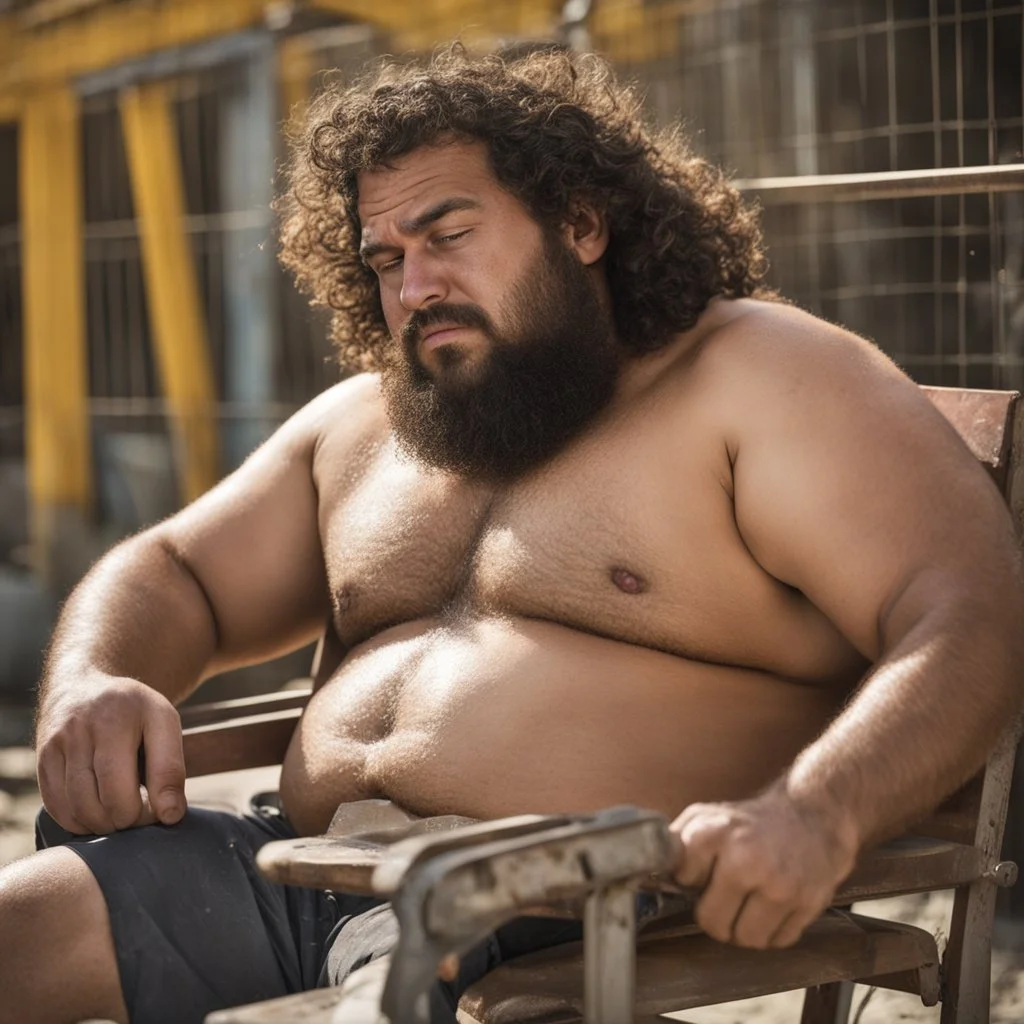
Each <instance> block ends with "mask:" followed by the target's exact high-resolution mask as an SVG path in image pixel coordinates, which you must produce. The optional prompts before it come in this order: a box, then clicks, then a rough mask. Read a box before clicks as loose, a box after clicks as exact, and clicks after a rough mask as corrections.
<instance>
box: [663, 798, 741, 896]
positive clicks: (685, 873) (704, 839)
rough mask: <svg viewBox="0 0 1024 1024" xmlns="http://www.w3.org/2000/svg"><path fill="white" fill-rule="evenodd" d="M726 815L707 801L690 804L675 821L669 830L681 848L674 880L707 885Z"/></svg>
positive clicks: (725, 824) (721, 837)
mask: <svg viewBox="0 0 1024 1024" xmlns="http://www.w3.org/2000/svg"><path fill="white" fill-rule="evenodd" d="M728 828H729V819H728V817H727V815H725V814H723V813H720V812H718V811H717V810H716V809H714V808H712V807H710V806H709V805H707V804H691V805H690V806H689V807H688V808H687V809H686V810H685V811H684V812H683V813H682V814H681V815H680V816H679V817H678V818H677V819H676V821H675V823H674V824H673V826H672V830H673V831H674V832H675V833H676V834H677V835H678V836H679V842H680V845H681V848H682V852H681V855H680V860H679V865H678V867H677V868H676V872H675V874H676V880H677V881H678V882H679V884H680V885H692V886H703V885H707V884H708V882H709V880H710V878H711V872H712V869H713V868H714V865H715V859H716V857H717V856H718V850H719V847H720V845H721V843H722V840H723V838H724V837H725V835H726V834H727V832H728Z"/></svg>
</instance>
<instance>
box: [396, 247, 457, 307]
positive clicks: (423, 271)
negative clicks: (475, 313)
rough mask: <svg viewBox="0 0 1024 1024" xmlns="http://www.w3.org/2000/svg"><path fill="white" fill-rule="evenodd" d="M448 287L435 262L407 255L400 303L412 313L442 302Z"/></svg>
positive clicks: (403, 263) (425, 257) (426, 257)
mask: <svg viewBox="0 0 1024 1024" xmlns="http://www.w3.org/2000/svg"><path fill="white" fill-rule="evenodd" d="M446 294H447V285H446V284H445V282H444V278H443V277H442V275H441V274H440V272H439V267H438V266H437V262H436V261H435V260H431V259H430V258H429V256H419V255H418V254H417V255H412V254H410V253H408V252H407V253H406V255H405V258H404V260H403V262H402V290H401V292H400V294H399V301H400V302H401V303H402V306H403V307H404V308H405V309H407V310H408V311H409V312H410V313H412V312H415V311H416V310H417V309H425V308H426V307H427V306H432V305H434V303H436V302H441V301H442V300H443V299H444V298H445V296H446Z"/></svg>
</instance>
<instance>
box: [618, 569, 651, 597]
mask: <svg viewBox="0 0 1024 1024" xmlns="http://www.w3.org/2000/svg"><path fill="white" fill-rule="evenodd" d="M611 575H612V583H614V584H615V586H617V587H618V588H619V590H621V591H622V592H623V593H624V594H642V593H643V592H644V591H645V590H646V589H647V583H646V582H645V581H644V580H642V579H641V578H640V577H639V576H637V575H635V574H634V573H631V572H630V571H629V570H628V569H621V568H618V569H612V573H611Z"/></svg>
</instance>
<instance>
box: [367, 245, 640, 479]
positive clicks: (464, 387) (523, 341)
mask: <svg viewBox="0 0 1024 1024" xmlns="http://www.w3.org/2000/svg"><path fill="white" fill-rule="evenodd" d="M505 312H506V321H507V322H508V323H509V324H510V329H509V331H508V333H507V335H506V336H504V337H502V336H501V335H500V334H499V333H498V331H497V330H496V329H495V327H494V325H493V323H492V322H491V320H490V318H489V317H488V316H487V315H486V314H485V313H484V312H483V310H481V309H480V308H479V307H476V306H462V305H451V304H442V305H435V306H431V307H428V308H427V309H425V310H422V311H419V310H418V311H416V312H414V313H413V315H412V316H411V317H410V318H409V321H408V323H407V324H406V325H405V328H404V329H403V332H402V338H401V343H400V344H398V343H396V344H395V345H394V347H393V349H392V350H391V354H390V358H389V360H388V363H387V365H386V366H385V368H384V371H383V373H382V376H381V386H382V391H383V395H384V401H385V405H386V408H387V413H388V417H389V419H390V422H391V426H392V428H393V430H394V433H395V439H396V441H397V443H398V446H399V448H400V449H401V450H402V451H404V452H405V453H406V454H407V455H409V456H411V457H412V458H413V459H415V460H417V461H419V462H423V463H426V464H427V465H429V466H433V467H435V468H437V469H443V470H446V471H449V472H452V473H457V474H459V475H461V476H466V477H471V478H474V479H480V480H484V481H493V482H507V481H510V480H513V479H515V478H517V477H520V476H522V475H523V474H525V473H527V472H528V471H530V470H532V469H534V468H536V467H538V466H540V465H541V464H542V463H544V462H546V461H547V460H548V459H550V458H551V457H552V456H553V455H555V454H556V453H557V452H559V451H561V450H562V449H563V448H564V447H565V446H566V445H567V444H568V443H569V441H571V440H572V439H573V438H574V437H576V436H577V435H578V434H580V433H581V432H582V430H583V429H584V428H585V427H586V426H587V424H588V423H590V422H591V421H592V420H593V419H594V418H595V417H596V416H597V414H598V413H599V412H600V411H601V410H602V409H603V408H604V407H605V406H606V405H607V404H608V402H609V401H610V400H611V397H612V395H613V393H614V390H615V383H616V380H617V378H618V373H619V366H620V350H619V348H618V346H617V344H616V341H615V332H614V327H613V324H612V319H611V316H610V314H609V312H608V310H607V309H606V308H605V306H604V305H602V303H601V300H600V298H599V296H598V294H597V290H596V288H595V287H594V284H593V282H592V281H591V280H590V278H589V276H588V273H587V271H586V269H585V268H584V267H583V265H582V264H581V263H580V262H579V260H578V259H577V258H576V256H575V254H574V253H573V252H571V251H570V250H569V249H568V248H567V247H566V246H565V245H564V244H563V243H562V241H561V239H560V238H558V237H557V236H554V235H549V233H547V232H546V233H545V243H544V246H543V249H542V253H541V257H540V260H539V262H538V266H537V267H536V268H535V269H534V270H532V271H527V273H526V275H525V276H524V277H523V279H522V280H520V281H519V282H518V283H517V284H516V285H515V287H514V288H513V290H512V294H511V297H510V301H509V305H508V309H507V310H506V311H505ZM431 323H445V324H460V325H464V326H467V327H475V328H477V329H479V330H481V331H482V332H483V333H484V335H485V336H486V337H487V338H488V341H489V343H490V345H489V352H488V353H487V354H486V356H485V362H484V364H483V365H481V366H480V367H479V368H475V372H473V374H472V376H471V379H469V380H465V379H463V376H464V375H463V374H462V373H461V372H460V370H461V367H460V366H459V365H458V363H459V362H460V359H459V355H460V353H458V350H457V349H452V350H450V353H445V351H444V350H441V354H448V355H449V362H448V363H447V365H446V366H445V373H444V376H443V377H442V378H441V379H435V378H434V377H432V376H431V375H430V373H429V372H428V371H427V370H426V369H425V368H424V367H423V365H422V364H421V363H420V362H419V360H418V359H417V357H416V343H417V340H418V339H419V337H420V335H421V332H422V330H423V328H424V327H426V326H428V325H429V324H431Z"/></svg>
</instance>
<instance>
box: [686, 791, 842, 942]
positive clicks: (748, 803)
mask: <svg viewBox="0 0 1024 1024" xmlns="http://www.w3.org/2000/svg"><path fill="white" fill-rule="evenodd" d="M672 831H673V832H675V833H676V834H677V835H678V837H679V840H680V843H681V846H682V852H681V857H682V859H681V861H680V866H679V867H678V869H677V870H676V878H677V880H678V881H679V882H680V883H681V884H682V885H690V886H701V887H703V889H704V891H703V893H702V894H701V897H700V900H699V901H698V903H697V908H696V920H697V923H698V924H699V925H700V926H701V928H703V929H704V931H705V932H707V934H708V935H710V936H711V937H712V938H715V939H718V940H719V941H720V942H732V943H734V944H735V945H737V946H747V947H749V948H751V949H781V948H784V947H786V946H791V945H793V943H795V942H796V941H797V939H799V938H800V936H801V935H802V934H803V931H804V929H805V928H806V927H807V926H808V925H809V924H810V923H811V922H812V921H813V920H814V919H815V918H817V917H818V916H819V915H820V914H821V913H822V911H824V910H825V908H826V907H827V906H828V905H829V903H830V902H831V901H832V897H833V895H834V894H835V891H836V888H837V887H838V886H839V884H840V883H841V882H842V881H843V880H844V879H845V878H846V877H847V875H849V873H850V871H852V870H853V865H854V861H855V859H856V855H857V848H858V843H857V840H856V838H855V836H854V834H853V828H852V826H851V825H850V824H849V823H848V822H845V821H843V820H842V817H841V815H830V814H828V813H826V812H824V811H822V810H820V809H815V810H812V809H809V808H806V807H801V806H799V805H798V804H797V803H796V802H795V801H794V799H793V798H792V797H791V796H789V795H788V794H787V793H786V792H785V788H784V786H783V785H779V786H776V787H773V788H772V789H770V790H768V791H767V792H766V793H764V794H762V795H761V796H758V797H755V798H754V799H752V800H744V801H739V802H736V803H718V804H691V805H690V806H689V807H687V808H686V810H685V811H683V813H682V814H681V815H679V817H678V818H676V820H675V821H674V822H673V823H672Z"/></svg>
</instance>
